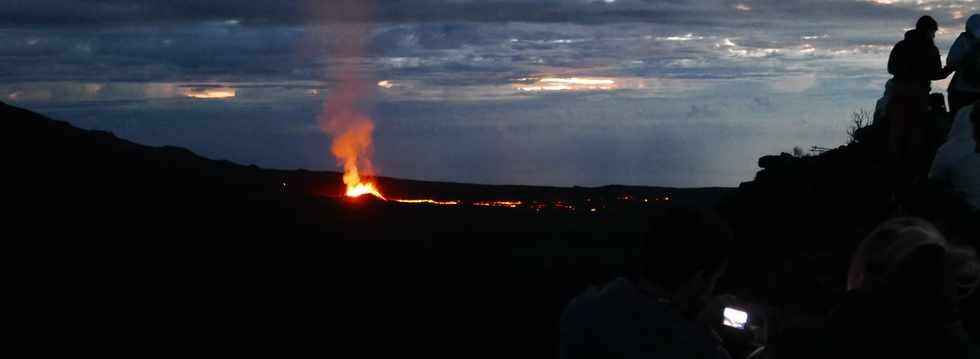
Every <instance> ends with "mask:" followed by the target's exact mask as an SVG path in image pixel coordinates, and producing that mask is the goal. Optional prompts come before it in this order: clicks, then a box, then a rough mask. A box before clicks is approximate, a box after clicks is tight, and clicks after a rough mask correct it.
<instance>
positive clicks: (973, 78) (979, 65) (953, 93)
mask: <svg viewBox="0 0 980 359" xmlns="http://www.w3.org/2000/svg"><path fill="white" fill-rule="evenodd" d="M946 67H949V68H952V69H954V70H956V74H955V75H953V80H952V81H950V83H949V88H948V89H947V92H949V110H950V112H951V113H952V114H953V115H956V112H957V111H959V110H960V109H962V108H963V107H966V106H967V105H969V104H972V103H973V102H974V101H977V100H980V14H973V16H970V18H969V19H968V20H967V21H966V31H964V32H963V33H961V34H960V36H959V37H957V38H956V41H955V42H953V46H951V47H950V48H949V54H948V55H947V56H946Z"/></svg>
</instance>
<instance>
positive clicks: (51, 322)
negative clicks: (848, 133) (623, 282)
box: [0, 104, 980, 358]
mask: <svg viewBox="0 0 980 359" xmlns="http://www.w3.org/2000/svg"><path fill="white" fill-rule="evenodd" d="M0 136H2V139H0V146H3V147H2V149H3V153H4V155H3V157H2V158H3V160H2V162H0V168H3V176H2V182H0V188H2V189H0V203H3V206H4V212H3V213H4V214H3V217H2V218H3V232H2V233H3V239H4V241H3V243H4V244H5V251H4V253H5V254H7V256H9V258H10V260H8V261H7V263H10V264H11V266H10V269H9V270H8V274H9V276H10V277H11V282H12V283H11V284H10V285H8V286H7V288H8V290H6V291H5V294H7V295H6V297H7V299H12V300H10V302H11V303H12V304H8V306H7V308H8V311H9V312H10V313H11V317H13V318H15V319H16V320H14V321H12V323H15V324H13V325H12V327H13V328H15V331H16V332H17V336H16V337H15V338H16V339H17V340H15V343H16V344H19V345H24V346H26V347H27V348H29V350H31V352H32V353H35V354H36V355H35V356H37V357H51V356H52V355H53V354H63V355H64V354H67V355H85V356H88V355H89V354H94V355H98V356H100V357H174V356H179V357H274V358H292V357H385V358H390V357H422V356H426V357H429V356H437V355H438V356H443V355H445V356H450V355H451V356H457V357H486V358H501V357H512V356H514V355H522V354H524V355H526V354H532V355H535V356H539V357H554V356H555V354H556V352H555V349H556V345H557V325H558V318H559V315H560V313H561V310H562V308H563V306H564V305H565V304H566V303H567V302H568V300H569V299H570V298H572V297H573V296H574V295H576V294H577V293H579V292H581V291H582V290H583V289H585V288H586V287H587V286H589V285H590V284H600V283H602V282H604V281H606V280H608V279H610V278H613V277H615V276H619V275H622V274H624V273H629V272H630V271H631V270H632V269H633V268H635V267H636V266H637V257H636V251H635V250H634V249H635V248H636V247H637V245H638V241H639V239H640V234H641V233H642V232H643V230H644V227H645V223H646V220H647V218H648V216H649V215H651V214H652V213H656V212H657V211H660V210H662V209H664V208H666V207H667V206H669V205H672V204H686V205H698V206H703V207H713V208H717V209H718V210H719V211H720V212H721V213H722V215H723V216H724V217H725V218H726V219H727V220H728V221H729V222H731V223H732V225H733V227H734V228H735V229H736V233H737V237H738V247H739V248H738V251H737V255H736V257H735V258H734V259H733V260H732V262H731V263H730V266H729V271H728V273H727V275H726V276H725V277H724V278H723V279H722V283H720V288H719V289H720V291H721V292H724V293H733V294H736V295H738V296H739V297H740V299H741V300H743V301H745V302H746V303H752V304H765V305H768V306H770V307H771V308H774V309H775V312H778V313H777V314H776V315H774V316H775V317H779V318H780V321H779V322H782V323H791V322H794V321H805V320H806V319H808V318H818V317H820V316H822V315H825V314H826V313H827V312H828V311H829V310H830V309H831V308H833V306H834V305H835V304H836V302H837V299H838V298H839V297H840V295H841V293H842V292H843V284H844V283H843V278H844V273H845V272H846V267H847V261H848V257H849V255H850V252H851V251H852V250H853V248H854V246H855V244H856V243H857V242H858V241H859V240H860V239H861V238H862V237H863V236H864V235H866V234H867V233H868V231H869V230H870V229H871V228H873V227H874V226H875V225H876V224H878V223H879V222H880V221H881V220H883V219H885V218H888V217H890V216H895V215H910V214H911V215H919V216H925V217H927V218H929V219H931V220H933V221H936V222H937V223H938V224H940V226H942V227H943V229H944V230H946V231H947V233H948V234H950V236H951V238H953V239H954V240H957V241H961V242H962V241H966V242H970V241H976V239H977V238H980V236H977V235H976V232H969V231H970V229H969V228H970V226H971V224H972V225H973V228H975V226H976V224H977V223H980V220H977V219H976V218H977V217H976V215H975V214H974V215H973V216H974V217H972V219H971V218H970V217H968V216H966V215H964V214H962V212H959V210H958V209H957V206H956V205H955V204H954V203H952V202H948V201H946V200H945V197H944V196H943V195H941V194H936V193H932V192H930V190H929V189H919V190H916V191H913V192H911V193H912V194H910V195H908V196H907V197H903V198H902V202H903V204H902V205H901V206H899V205H897V204H896V203H895V201H894V199H893V198H892V197H891V195H890V194H889V193H888V192H887V191H886V190H883V189H882V183H883V181H884V179H883V174H882V162H883V160H882V158H883V155H882V153H881V150H880V149H881V148H883V146H882V145H881V142H880V138H879V139H878V140H875V136H867V138H864V139H860V138H859V139H858V140H856V141H855V142H853V143H851V144H849V145H847V146H842V147H840V148H836V149H832V150H829V151H826V152H824V153H822V154H820V155H815V156H809V157H794V156H790V155H785V154H784V155H781V156H772V157H766V158H763V159H762V160H760V163H759V165H760V166H761V167H763V169H762V170H761V171H760V172H759V174H758V175H757V177H756V178H755V180H753V181H751V182H746V183H743V184H741V185H740V186H739V188H738V189H724V188H708V189H668V188H654V187H624V186H610V187H601V188H553V187H525V186H484V185H470V184H452V183H432V182H418V181H407V180H399V179H391V178H380V179H378V181H379V183H380V185H381V188H382V189H383V191H384V193H385V195H386V196H388V197H389V198H417V199H422V198H428V199H437V200H442V201H448V200H453V201H459V202H460V204H458V205H452V206H438V205H427V204H404V203H396V202H392V201H388V202H382V201H378V200H372V199H370V198H359V199H357V200H347V199H344V198H340V197H339V196H337V194H339V193H340V192H341V183H340V182H341V181H340V175H339V174H337V173H328V172H310V171H275V170H264V169H260V168H256V167H252V166H242V165H238V164H234V163H230V162H226V161H214V160H209V159H204V158H201V157H199V156H196V155H194V154H193V153H191V152H189V151H187V150H185V149H180V148H174V147H160V148H153V147H146V146H142V145H138V144H134V143H131V142H127V141H124V140H121V139H118V138H116V137H114V136H113V135H111V134H109V133H106V132H99V131H85V130H80V129H77V128H74V127H71V126H70V125H68V124H67V123H64V122H58V121H53V120H50V119H47V118H45V117H43V116H41V115H38V114H35V113H32V112H29V111H26V110H22V109H18V108H14V107H10V106H6V105H2V104H0ZM939 143H941V141H939ZM325 155H326V151H325ZM747 165H751V164H747ZM494 201H507V202H509V203H514V202H520V205H518V206H516V208H509V207H494V206H479V205H477V204H480V203H483V202H494ZM593 209H594V211H593ZM974 230H975V229H974ZM971 233H972V234H971ZM681 240H682V239H681ZM974 244H976V243H974ZM974 297H976V296H974ZM975 302H976V301H974V303H975ZM971 305H972V306H973V307H971V308H972V309H970V308H967V309H970V310H972V312H971V313H974V314H971V315H975V313H976V312H977V311H976V308H975V307H976V306H977V305H976V304H971ZM968 312H969V311H968ZM977 322H978V321H977V320H976V318H975V317H974V318H973V319H972V321H971V322H970V323H972V325H974V326H975V325H976V323H977ZM787 325H788V324H787ZM772 336H773V337H774V338H776V337H778V328H774V329H773V333H772ZM21 338H23V339H21Z"/></svg>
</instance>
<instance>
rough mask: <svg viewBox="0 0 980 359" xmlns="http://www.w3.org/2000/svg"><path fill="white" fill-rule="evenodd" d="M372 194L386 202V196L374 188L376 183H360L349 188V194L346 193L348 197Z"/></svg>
mask: <svg viewBox="0 0 980 359" xmlns="http://www.w3.org/2000/svg"><path fill="white" fill-rule="evenodd" d="M365 194H371V195H374V196H375V197H378V198H380V199H383V200H386V201H387V199H385V196H382V195H381V192H379V191H378V189H377V188H376V187H374V183H358V184H355V185H353V186H351V185H348V186H347V192H345V193H344V195H346V196H347V197H360V196H361V195H365Z"/></svg>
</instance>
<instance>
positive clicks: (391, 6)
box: [0, 0, 918, 27]
mask: <svg viewBox="0 0 980 359" xmlns="http://www.w3.org/2000/svg"><path fill="white" fill-rule="evenodd" d="M8 2H9V1H8ZM739 3H744V4H747V5H749V6H751V8H752V10H751V11H737V10H735V6H736V4H739ZM365 7H367V9H368V10H369V11H370V12H371V13H372V14H373V15H371V16H370V18H371V20H373V21H378V22H445V21H450V22H455V21H471V22H494V23H500V22H544V23H579V24H609V23H624V22H641V23H664V24H684V25H688V26H738V27H759V26H766V25H767V24H773V23H776V22H780V21H787V22H801V21H805V22H810V23H814V24H816V23H827V22H833V21H841V20H855V19H862V20H864V21H875V20H876V19H894V18H896V17H907V16H910V15H912V14H913V13H914V12H915V11H918V10H915V9H909V8H905V7H898V6H882V5H877V4H874V3H870V2H865V1H853V0H826V1H809V0H755V1H741V2H736V1H729V0H708V1H695V0H690V1H663V0H659V1H652V0H647V1H644V0H619V1H615V2H612V3H606V2H602V1H562V0H472V1H466V0H411V1H405V0H378V1H373V2H372V1H363V0H328V1H317V0H279V1H254V0H209V1H199V0H167V1H162V0H158V1H151V0H141V1H140V0H136V1H130V0H33V1H14V2H13V3H12V4H5V6H2V7H0V26H6V27H36V26H57V27H64V26H119V25H137V26H142V25H146V24H160V23H187V22H202V21H205V22H206V21H226V20H229V19H235V20H237V21H240V22H241V23H243V24H255V25H269V24H272V25H276V24H278V25H283V24H286V25H298V24H311V23H324V22H334V21H349V20H361V19H352V18H351V14H352V13H359V12H360V11H355V12H351V11H345V10H347V9H351V8H358V9H364V8H365ZM358 17H359V16H358Z"/></svg>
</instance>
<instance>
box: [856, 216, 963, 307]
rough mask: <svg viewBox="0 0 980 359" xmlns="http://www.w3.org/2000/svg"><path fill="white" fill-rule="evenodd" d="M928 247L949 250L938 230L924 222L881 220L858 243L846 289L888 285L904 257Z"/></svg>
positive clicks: (906, 219)
mask: <svg viewBox="0 0 980 359" xmlns="http://www.w3.org/2000/svg"><path fill="white" fill-rule="evenodd" d="M930 244H934V245H939V246H940V247H942V248H943V249H945V250H947V251H948V250H949V244H948V243H947V241H946V238H945V237H943V235H942V233H940V232H939V229H937V228H936V226H934V225H932V223H929V222H928V221H926V220H924V219H921V218H914V217H904V218H896V219H892V220H888V221H885V222H884V223H882V224H880V225H879V226H878V227H877V228H875V230H874V231H872V232H871V234H869V235H868V236H867V237H865V238H864V240H862V241H861V243H860V244H859V245H858V248H857V250H856V251H855V252H854V256H853V257H851V266H850V269H849V270H848V273H847V290H852V289H857V288H874V287H876V286H879V285H882V284H885V283H888V282H889V281H891V279H892V278H891V275H892V273H893V272H894V271H895V270H896V269H897V268H898V267H899V265H900V264H901V263H902V261H904V260H905V257H907V256H908V255H909V254H911V253H912V252H913V251H915V250H916V249H917V248H919V247H921V246H924V245H930Z"/></svg>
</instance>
